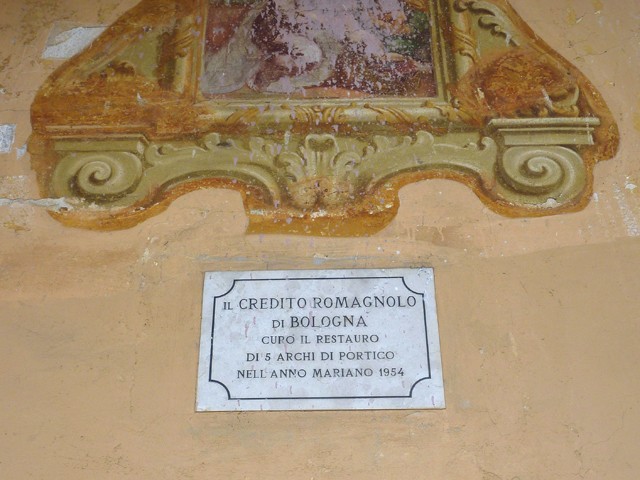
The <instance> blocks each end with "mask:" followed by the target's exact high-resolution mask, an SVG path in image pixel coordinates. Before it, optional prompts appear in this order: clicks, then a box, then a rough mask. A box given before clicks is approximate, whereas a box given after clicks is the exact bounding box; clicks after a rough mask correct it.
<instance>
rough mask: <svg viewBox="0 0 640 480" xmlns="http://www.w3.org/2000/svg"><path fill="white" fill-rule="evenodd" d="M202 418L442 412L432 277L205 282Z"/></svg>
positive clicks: (399, 274) (375, 273) (239, 275)
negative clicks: (231, 413)
mask: <svg viewBox="0 0 640 480" xmlns="http://www.w3.org/2000/svg"><path fill="white" fill-rule="evenodd" d="M202 312H203V313H202V335H201V341H200V362H199V368H198V399H197V410H198V411H228V410H349V409H413V408H420V409H422V408H444V405H445V403H444V388H443V384H442V365H441V359H440V343H439V336H438V322H437V317H436V304H435V290H434V279H433V270H432V269H430V268H420V269H392V270H379V269H378V270H311V271H310V270H305V271H270V272H266V271H262V272H208V273H206V274H205V282H204V299H203V307H202Z"/></svg>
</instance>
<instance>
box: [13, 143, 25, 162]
mask: <svg viewBox="0 0 640 480" xmlns="http://www.w3.org/2000/svg"><path fill="white" fill-rule="evenodd" d="M25 153H27V145H26V144H24V145H23V146H21V147H20V148H16V155H17V157H18V160H20V159H21V158H22V157H24V155H25Z"/></svg>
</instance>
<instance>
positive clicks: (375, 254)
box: [0, 0, 640, 480]
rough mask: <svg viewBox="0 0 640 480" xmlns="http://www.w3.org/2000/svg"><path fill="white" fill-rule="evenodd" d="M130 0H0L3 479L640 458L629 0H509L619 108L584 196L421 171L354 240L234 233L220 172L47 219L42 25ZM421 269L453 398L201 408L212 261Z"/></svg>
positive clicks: (269, 475)
mask: <svg viewBox="0 0 640 480" xmlns="http://www.w3.org/2000/svg"><path fill="white" fill-rule="evenodd" d="M134 4H135V0H123V1H116V0H96V1H95V2H86V1H80V0H23V1H19V0H6V1H5V2H4V4H3V9H2V10H3V14H2V15H1V16H0V124H15V125H17V130H16V139H15V143H14V145H13V148H12V150H11V152H10V153H6V154H0V365H1V367H0V478H2V479H16V480H22V479H29V478H33V479H65V480H73V479H92V480H97V479H109V480H113V479H125V478H126V479H153V480H160V479H171V480H174V479H218V478H220V479H222V478H225V479H285V478H286V479H289V478H291V479H309V480H311V479H315V480H321V479H332V480H334V479H347V478H349V479H404V478H406V479H410V478H411V479H429V480H476V479H477V480H547V479H548V480H574V479H583V480H635V479H637V478H640V441H639V434H638V432H639V431H640V374H639V373H638V365H640V348H639V345H640V294H639V292H640V155H639V152H640V133H639V131H640V87H639V86H638V78H640V28H639V27H638V25H639V24H638V18H640V3H638V2H636V1H633V0H606V1H603V0H536V1H530V0H529V1H528V0H513V1H512V5H513V6H514V7H515V9H516V10H517V11H518V12H519V13H520V14H521V15H522V17H523V18H524V19H525V21H527V22H528V23H529V25H530V26H531V27H532V28H533V29H534V30H535V31H536V32H537V33H538V34H539V35H540V36H541V37H542V38H543V39H545V41H547V42H548V43H549V44H550V45H551V46H552V47H553V48H555V49H556V50H557V51H558V52H559V53H560V54H562V55H563V56H565V57H566V58H567V59H569V60H570V61H571V62H572V63H573V64H574V65H576V66H577V67H578V68H580V69H581V70H582V72H583V73H584V74H585V75H586V76H587V77H588V78H589V79H590V80H591V81H592V82H593V83H594V84H595V86H596V87H597V88H598V89H599V90H600V92H601V93H602V95H603V97H604V98H605V100H606V102H607V103H608V105H609V107H610V109H611V110H612V112H613V113H614V116H615V118H616V120H617V121H618V123H619V126H620V131H621V147H620V151H619V153H618V155H617V156H616V157H615V158H614V159H613V160H610V161H607V162H603V163H601V164H599V165H597V167H596V169H595V186H594V189H595V195H594V198H593V199H592V201H591V203H590V204H589V205H588V207H587V208H586V209H585V210H583V211H581V212H578V213H573V214H565V215H559V216H551V217H542V218H535V219H510V218H505V217H501V216H499V215H497V214H495V213H492V212H490V211H489V210H488V209H487V208H486V207H485V206H484V205H483V204H482V203H481V202H480V201H479V200H478V199H477V197H476V196H475V195H474V194H473V193H472V192H471V191H470V190H469V189H468V188H467V187H465V186H463V185H461V184H457V183H454V182H450V181H445V180H429V181H424V182H420V183H416V184H413V185H409V186H407V187H405V188H403V189H402V190H401V194H400V197H401V207H400V211H399V213H398V216H397V217H396V219H395V220H394V221H393V222H392V223H391V225H390V226H388V227H387V228H386V229H384V230H383V231H381V232H380V233H378V234H376V235H374V236H371V237H365V238H318V237H302V236H287V235H247V234H246V233H245V228H246V223H247V220H246V217H245V214H244V209H243V206H242V202H241V198H240V195H239V194H238V193H237V192H232V191H225V190H201V191H197V192H194V193H191V194H188V195H186V196H184V197H181V198H179V199H177V200H176V201H175V202H174V203H173V204H172V205H171V206H170V207H169V209H168V210H167V211H166V212H164V213H162V214H160V215H158V216H155V217H153V218H151V219H149V220H147V221H145V222H143V223H142V224H140V225H138V226H136V227H134V228H131V229H129V230H123V231H115V232H94V231H89V230H80V229H74V228H69V227H64V226H62V225H61V224H59V223H57V222H56V221H55V220H53V219H52V218H51V217H50V216H49V214H48V213H47V209H46V202H42V201H40V202H38V199H40V196H39V192H38V189H37V186H36V180H35V175H34V173H33V172H32V170H31V167H30V163H29V154H28V153H25V152H24V150H23V149H22V147H23V145H25V143H26V141H27V139H28V137H29V135H30V133H31V126H30V120H29V108H30V105H31V102H32V101H33V97H34V95H35V93H36V91H37V89H38V87H39V86H40V85H41V84H42V83H43V82H44V80H45V79H46V77H47V76H48V75H49V74H50V73H51V72H52V71H53V70H54V69H55V68H56V67H57V66H58V65H60V62H59V61H53V60H44V59H42V51H43V49H44V46H45V43H46V41H47V38H48V36H49V33H50V31H51V28H52V27H53V24H54V23H55V22H71V23H73V24H77V25H107V24H109V23H111V22H113V21H114V20H115V19H116V18H117V17H118V16H119V15H120V14H122V13H124V12H125V11H126V10H127V9H128V8H130V7H131V6H133V5H134ZM413 266H432V267H434V268H435V275H436V296H437V302H438V314H439V324H440V342H441V345H442V360H443V365H444V381H445V392H446V398H447V408H446V410H443V411H352V412H349V411H346V412H345V411H341V412H281V413H276V412H270V413H195V410H194V405H195V386H196V370H197V361H198V342H199V335H200V315H201V312H200V305H201V300H202V279H203V272H205V271H215V270H248V269H257V270H267V269H300V268H304V269H312V268H316V269H323V268H378V267H413Z"/></svg>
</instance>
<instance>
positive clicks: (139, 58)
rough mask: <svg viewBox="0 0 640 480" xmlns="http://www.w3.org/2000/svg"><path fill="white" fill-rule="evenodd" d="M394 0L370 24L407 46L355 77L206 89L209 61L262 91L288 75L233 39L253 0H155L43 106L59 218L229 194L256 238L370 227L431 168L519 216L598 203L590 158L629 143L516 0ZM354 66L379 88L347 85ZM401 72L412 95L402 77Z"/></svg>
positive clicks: (82, 220)
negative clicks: (231, 49)
mask: <svg viewBox="0 0 640 480" xmlns="http://www.w3.org/2000/svg"><path fill="white" fill-rule="evenodd" d="M347 1H348V2H361V1H365V0H345V2H347ZM366 1H372V0H366ZM398 1H399V2H401V3H402V5H403V7H402V8H403V9H404V10H405V11H404V13H403V14H402V15H398V16H397V18H395V17H393V22H391V23H389V22H390V18H387V17H384V16H383V17H384V18H382V17H381V18H378V19H377V20H376V21H375V22H374V23H375V24H376V25H378V23H379V24H380V25H386V27H381V28H391V29H392V30H393V31H395V32H396V33H398V32H400V33H399V34H398V35H397V36H396V37H394V41H393V42H392V43H393V45H394V47H393V48H396V47H397V50H393V51H391V50H390V51H389V52H387V51H386V50H383V51H384V52H385V56H384V58H382V57H381V58H380V59H377V60H375V61H371V62H369V61H364V62H363V63H362V64H361V65H359V67H358V69H355V70H349V66H350V64H349V62H350V61H351V60H353V61H358V58H359V57H357V55H356V57H354V58H353V59H352V58H351V57H345V58H348V59H349V62H347V61H343V63H344V65H341V66H340V69H341V70H338V68H337V66H336V72H333V73H336V77H335V78H333V80H332V82H337V83H335V84H333V83H331V82H329V81H328V80H326V81H325V80H323V83H318V84H317V85H313V87H310V89H309V90H306V89H305V90H304V91H303V92H302V93H300V92H297V91H296V92H293V93H291V94H289V93H283V92H280V93H273V92H272V93H269V91H261V90H259V91H256V90H255V89H254V88H253V87H252V85H254V84H252V83H250V82H248V81H246V82H245V83H244V84H243V83H242V82H240V83H239V84H238V85H244V86H242V87H238V88H240V89H239V90H236V91H234V92H230V93H229V92H224V93H214V92H213V91H207V90H206V89H204V88H203V85H202V82H204V81H206V79H204V78H203V68H208V66H209V65H210V63H208V62H211V61H212V60H211V58H215V59H216V60H215V61H216V62H222V63H223V64H224V65H222V67H224V68H221V70H220V71H224V72H231V71H234V72H244V73H246V74H247V75H249V76H248V77H247V78H250V79H251V78H254V79H255V78H258V77H257V76H255V75H256V72H257V70H256V69H264V71H262V70H261V71H260V72H258V73H260V74H261V75H263V76H264V78H263V81H264V83H265V84H266V85H270V84H271V83H276V81H275V80H274V79H275V78H277V77H278V75H280V74H281V73H282V72H281V70H282V68H283V65H284V64H283V65H275V64H274V65H264V62H265V58H275V57H273V56H272V57H264V56H263V53H264V52H262V51H261V50H260V48H263V46H260V45H258V43H257V42H254V41H253V40H252V38H253V37H248V38H247V37H242V38H238V37H237V35H239V33H238V32H240V33H241V34H242V35H246V34H247V32H249V30H247V28H249V27H250V26H251V25H253V23H252V22H253V20H252V22H248V23H246V25H245V24H243V23H242V22H244V21H245V20H246V19H247V18H250V17H245V16H246V15H247V11H246V8H248V7H247V6H246V5H245V4H244V2H239V3H242V5H240V4H239V3H238V2H223V1H220V2H218V1H209V0H142V1H141V3H140V4H139V5H138V6H137V7H135V8H134V9H133V10H131V11H130V12H129V13H127V14H126V15H125V16H124V17H122V18H121V19H120V20H118V22H116V23H115V24H114V25H113V26H111V27H110V28H109V29H107V31H106V32H105V33H104V35H103V36H102V37H100V38H99V39H97V40H96V41H95V42H94V43H93V44H92V46H91V47H90V48H89V49H87V50H85V51H84V52H83V53H81V54H79V55H78V56H77V57H75V58H74V59H71V60H70V62H69V63H68V64H66V65H64V66H63V67H62V68H61V69H60V70H59V71H57V72H56V73H55V74H54V75H52V77H51V78H50V79H49V80H48V81H47V83H46V84H45V85H44V86H43V87H42V89H41V90H40V91H39V93H38V96H37V98H36V100H35V101H34V104H33V106H32V124H33V128H34V135H33V137H32V139H31V141H30V152H31V153H32V162H33V167H34V169H35V170H36V171H37V173H38V179H39V182H40V185H41V189H42V192H43V194H45V195H47V196H58V197H64V198H65V199H66V200H67V203H70V204H73V205H74V207H75V208H74V209H73V211H69V212H66V213H57V214H55V215H56V218H59V219H61V220H63V221H65V222H67V223H70V224H72V225H78V226H86V227H95V228H124V227H126V226H131V225H133V224H135V223H137V222H139V221H142V220H143V219H144V218H146V217H147V216H149V215H151V214H155V213H158V212H159V211H161V210H162V209H163V208H164V207H166V205H168V204H169V202H170V201H171V200H172V199H173V198H175V197H176V196H178V195H182V194H185V193H187V192H189V191H190V190H194V189H199V188H202V187H217V188H230V189H235V190H237V191H239V192H240V193H241V194H242V197H243V201H244V204H245V209H246V212H247V215H248V216H249V219H250V229H252V231H265V232H286V231H288V232H296V233H314V234H324V235H343V234H344V235H347V234H348V235H360V234H369V233H373V232H375V231H377V230H379V229H381V228H383V227H384V226H385V225H387V224H388V223H389V222H390V221H391V219H392V218H393V216H394V215H395V212H396V211H397V208H398V205H399V200H398V189H399V188H401V187H402V185H405V184H407V183H410V182H415V181H419V180H423V179H428V178H445V179H451V180H455V181H460V182H463V183H464V184H466V185H467V186H469V187H470V188H472V189H473V191H474V192H475V193H476V194H477V195H478V196H479V197H480V199H481V200H482V201H484V202H485V203H486V204H487V205H488V206H489V207H490V208H492V209H494V210H495V211H497V212H500V213H504V214H508V215H516V216H517V215H525V216H531V215H543V214H550V213H560V212H565V211H571V210H576V209H579V208H582V207H583V206H585V205H586V204H587V202H588V200H589V198H590V191H591V188H592V187H591V186H592V175H593V168H594V164H595V163H596V162H597V161H599V160H604V159H607V158H610V157H611V156H612V155H613V154H614V153H615V151H616V148H617V143H618V133H617V127H616V124H615V121H614V120H613V117H612V115H611V113H610V112H609V111H608V109H607V107H606V105H605V104H604V101H603V100H602V99H601V98H600V96H599V94H598V92H597V91H596V90H595V88H594V87H593V86H592V85H591V84H590V83H589V82H588V80H587V79H586V78H584V76H583V75H582V74H581V73H580V72H579V71H578V70H577V69H576V68H575V67H573V66H572V65H570V64H569V63H568V62H567V61H565V60H564V59H562V58H561V57H559V55H557V54H556V53H555V52H553V51H552V50H550V49H549V47H548V46H547V45H546V44H544V43H543V42H541V41H540V40H539V39H538V38H537V37H535V36H533V35H531V33H530V32H529V31H528V30H527V29H525V28H521V25H522V22H521V20H520V19H519V18H518V17H517V15H516V14H515V12H513V10H512V9H511V8H510V7H508V6H507V5H506V3H505V2H504V0H398ZM252 5H253V3H252ZM255 5H256V6H258V7H259V6H260V5H262V3H261V2H256V3H255ZM258 7H256V8H258ZM352 7H353V5H352ZM352 10H353V8H352ZM263 13H264V12H263ZM217 14H219V15H220V16H219V17H215V16H213V17H212V15H217ZM252 14H256V15H258V14H259V13H258V12H257V11H254V12H253V13H252ZM405 14H406V15H405ZM265 15H266V14H265ZM251 18H253V17H251ZM266 20H267V19H266V16H265V21H266ZM216 22H217V23H216ZM234 22H236V23H234ZM238 22H240V23H238ZM411 22H414V23H413V26H411V25H409V24H410V23H411ZM236 24H237V25H244V26H243V28H240V27H238V28H234V25H236ZM237 25H236V26H237ZM416 25H419V28H418V27H416ZM245 27H246V28H245ZM264 28H266V27H264ZM367 28H374V27H367ZM207 29H210V30H207ZM267 31H268V30H267ZM401 32H405V33H401ZM406 32H409V33H406ZM366 33H367V32H364V31H363V32H358V34H362V35H364V36H363V37H362V38H369V39H375V38H377V37H376V36H375V35H372V36H369V37H367V36H366V35H365V34H366ZM368 33H371V32H368ZM373 33H376V32H373ZM378 33H380V32H378ZM427 35H428V38H426V36H427ZM231 41H233V42H236V43H234V45H236V46H238V48H237V49H236V50H237V51H240V52H243V51H245V50H246V51H247V52H249V51H251V52H252V53H251V55H250V57H251V58H248V59H247V61H248V63H247V65H244V63H243V62H244V57H242V56H241V58H236V57H232V58H227V57H225V56H224V55H218V54H217V53H215V52H221V51H222V52H224V51H226V50H222V49H223V48H225V46H229V42H231ZM265 41H266V40H265ZM372 41H373V40H372ZM422 41H424V44H421V43H420V42H422ZM216 42H217V43H216ZM225 42H227V43H225ZM252 42H253V43H252ZM303 43H304V42H303ZM307 43H308V45H307V44H305V45H307V46H306V47H305V48H308V50H309V52H311V53H313V52H315V50H314V47H315V45H314V41H313V40H311V39H307ZM329 43H331V42H329ZM338 43H339V42H338ZM427 46H428V48H430V50H428V49H427ZM383 47H384V48H387V44H386V43H385V44H384V45H383ZM318 48H320V47H318ZM207 49H209V50H207ZM213 49H218V50H213ZM320 50H322V49H321V48H320ZM212 51H214V53H215V55H214V56H213V57H212V56H211V55H212V54H211V52H212ZM312 51H313V52H312ZM409 51H410V52H412V53H411V55H414V56H413V57H412V56H407V55H405V52H409ZM261 52H262V53H261ZM309 52H307V53H309ZM400 52H402V53H400ZM311 53H309V55H311ZM316 53H317V52H316ZM333 53H334V54H335V55H345V53H344V52H341V51H338V50H337V51H336V52H333ZM351 53H353V52H351ZM207 55H209V57H207ZM223 57H224V58H225V59H226V60H224V61H223V60H221V59H222V58H223ZM311 57H312V55H311ZM311 57H309V58H311ZM311 59H312V58H311ZM360 60H362V59H360ZM280 61H281V63H282V62H283V60H282V59H281V60H280ZM225 62H227V63H225ZM252 62H254V63H252ZM274 62H275V60H274ZM285 63H286V62H285ZM414 63H415V64H414ZM416 64H417V65H418V66H419V67H420V68H419V69H417V70H416V71H414V70H415V67H416ZM336 65H337V64H336ZM205 66H206V67H205ZM214 66H215V67H216V68H217V67H218V66H220V65H214ZM236 67H242V68H241V69H240V70H237V69H236ZM267 67H273V68H272V69H271V70H270V69H269V68H267ZM296 68H302V67H296ZM304 68H306V67H304ZM225 69H226V70H225ZM394 69H395V70H394ZM245 70H246V72H245ZM217 71H218V70H216V69H214V70H213V72H214V73H215V72H217ZM295 72H298V74H300V72H299V71H298V70H295V69H294V70H291V71H290V76H289V77H286V78H290V77H291V75H294V73H295ZM354 72H355V73H354ZM416 72H419V73H416ZM303 73H304V72H303ZM395 74H397V76H395ZM251 75H254V77H252V76H251ZM358 75H361V76H362V77H361V78H360V77H358V78H356V77H357V76H358ZM403 75H404V76H403ZM271 76H273V78H271ZM351 76H354V79H355V80H358V81H361V80H366V82H365V83H366V84H367V85H368V87H367V88H362V89H358V88H356V87H357V85H356V83H357V82H356V83H352V84H349V83H348V82H347V83H340V82H346V81H347V79H350V78H351ZM341 78H342V80H340V79H341ZM283 79H285V77H281V78H280V80H283ZM394 79H395V80H394ZM401 79H402V80H401ZM403 79H410V81H407V82H404V80H403ZM280 80H277V82H280ZM355 80H354V82H355ZM393 81H397V82H400V81H402V82H404V83H402V84H393V85H392V84H391V83H392V82H393ZM324 82H326V83H324ZM376 82H387V84H386V85H385V88H384V89H383V88H381V87H379V90H376V88H375V85H376ZM254 83H255V82H254ZM258 83H259V82H258ZM405 83H407V84H409V83H410V84H411V85H412V88H413V90H407V89H403V88H393V87H397V86H398V85H405ZM329 85H334V86H333V87H331V86H329ZM254 86H255V85H254ZM334 87H335V88H334ZM305 88H306V87H305ZM372 92H379V93H372ZM382 92H387V93H384V94H383V93H382ZM402 92H405V93H406V92H412V93H411V94H410V95H409V94H406V95H400V93H402ZM307 93H309V95H308V96H307ZM325 95H328V96H329V97H330V98H325ZM72 102H74V106H77V108H70V107H69V105H71V104H72ZM76 104H77V105H76Z"/></svg>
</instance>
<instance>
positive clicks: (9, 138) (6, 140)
mask: <svg viewBox="0 0 640 480" xmlns="http://www.w3.org/2000/svg"><path fill="white" fill-rule="evenodd" d="M15 138H16V126H15V125H13V124H5V125H0V153H9V152H10V151H11V147H12V146H13V141H14V140H15Z"/></svg>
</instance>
